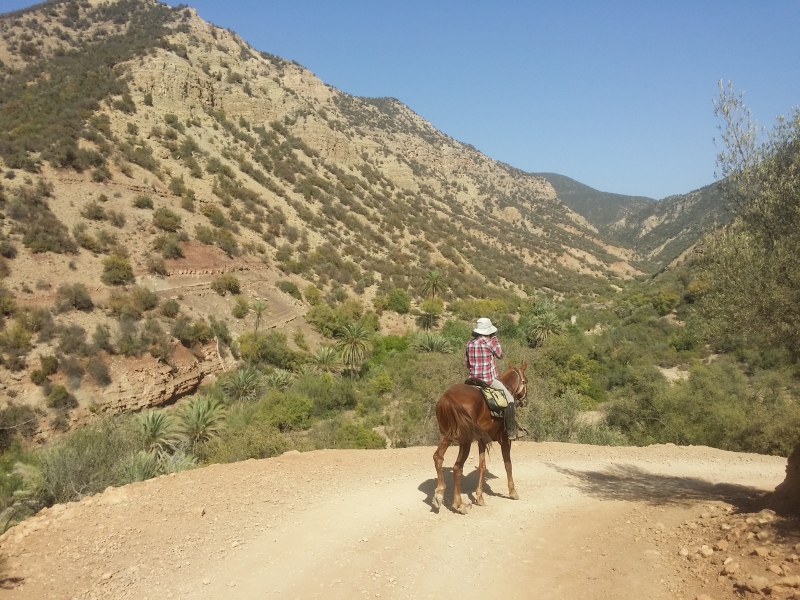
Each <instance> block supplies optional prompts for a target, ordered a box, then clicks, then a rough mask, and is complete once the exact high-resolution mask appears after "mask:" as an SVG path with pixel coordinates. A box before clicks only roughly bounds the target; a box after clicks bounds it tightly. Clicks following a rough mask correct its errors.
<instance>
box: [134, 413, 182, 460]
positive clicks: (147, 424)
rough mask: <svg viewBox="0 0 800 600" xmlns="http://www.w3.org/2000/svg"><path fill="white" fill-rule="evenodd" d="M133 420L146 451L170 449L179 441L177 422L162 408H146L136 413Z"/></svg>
mask: <svg viewBox="0 0 800 600" xmlns="http://www.w3.org/2000/svg"><path fill="white" fill-rule="evenodd" d="M133 422H134V426H135V427H136V429H137V431H138V432H139V434H140V435H141V438H142V444H143V445H144V449H145V450H146V451H148V452H150V451H152V450H169V449H172V448H174V447H175V446H177V445H178V443H179V441H180V431H179V428H178V424H177V423H176V421H175V419H174V417H173V416H172V415H170V414H168V413H166V412H164V411H163V410H146V411H144V412H142V413H139V414H138V415H136V417H135V418H134V421H133Z"/></svg>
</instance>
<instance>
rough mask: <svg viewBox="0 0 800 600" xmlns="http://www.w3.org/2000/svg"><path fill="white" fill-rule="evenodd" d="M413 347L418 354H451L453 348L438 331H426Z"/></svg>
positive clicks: (415, 341)
mask: <svg viewBox="0 0 800 600" xmlns="http://www.w3.org/2000/svg"><path fill="white" fill-rule="evenodd" d="M411 347H412V348H413V349H414V350H416V351H417V352H439V353H441V354H450V353H451V352H452V351H453V347H452V346H451V345H450V342H449V341H448V339H447V338H446V337H444V336H443V335H442V334H441V333H439V332H438V331H425V332H424V333H421V334H419V335H418V336H417V338H416V339H415V340H414V341H413V342H412V344H411Z"/></svg>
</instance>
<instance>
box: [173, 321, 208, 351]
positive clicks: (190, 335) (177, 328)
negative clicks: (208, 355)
mask: <svg viewBox="0 0 800 600" xmlns="http://www.w3.org/2000/svg"><path fill="white" fill-rule="evenodd" d="M170 333H171V334H172V337H174V338H177V339H178V340H180V342H181V344H183V345H184V346H185V347H187V348H191V347H192V346H194V345H195V344H203V343H205V342H207V341H209V340H210V339H211V338H212V337H213V333H212V331H211V328H210V327H209V326H208V323H206V321H205V320H204V319H198V320H197V321H195V322H194V323H192V322H191V320H190V319H189V317H186V316H183V315H181V316H179V317H178V318H176V319H175V322H174V323H173V324H172V328H171V329H170Z"/></svg>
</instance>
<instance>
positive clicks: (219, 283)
mask: <svg viewBox="0 0 800 600" xmlns="http://www.w3.org/2000/svg"><path fill="white" fill-rule="evenodd" d="M211 289H212V290H214V291H215V292H217V293H218V294H219V295H220V296H224V295H225V294H227V293H231V294H233V295H236V294H239V292H240V291H241V286H240V284H239V280H238V279H237V278H236V276H235V275H231V274H230V273H225V274H224V275H220V276H219V277H217V278H216V279H215V280H214V281H213V282H212V284H211Z"/></svg>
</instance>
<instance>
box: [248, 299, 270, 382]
mask: <svg viewBox="0 0 800 600" xmlns="http://www.w3.org/2000/svg"><path fill="white" fill-rule="evenodd" d="M250 310H251V311H252V313H253V314H254V315H255V323H254V325H253V344H252V346H250V356H248V357H247V366H248V367H250V366H251V365H252V364H253V352H255V351H256V347H257V341H258V340H257V338H258V326H259V325H260V324H261V316H262V315H263V314H264V313H265V312H267V303H266V302H264V301H263V300H261V299H260V298H259V299H258V300H256V301H255V302H253V304H252V306H251V307H250Z"/></svg>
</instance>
